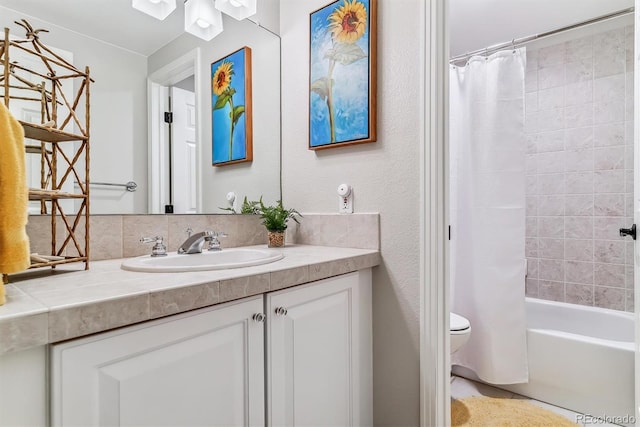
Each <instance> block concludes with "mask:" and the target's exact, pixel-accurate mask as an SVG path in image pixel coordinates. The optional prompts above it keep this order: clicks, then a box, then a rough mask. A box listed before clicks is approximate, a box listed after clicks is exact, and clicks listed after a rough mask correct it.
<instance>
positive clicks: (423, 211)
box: [419, 0, 640, 427]
mask: <svg viewBox="0 0 640 427" xmlns="http://www.w3.org/2000/svg"><path fill="white" fill-rule="evenodd" d="M638 1H640V0H638ZM420 3H421V5H420V7H421V11H420V19H421V21H422V25H421V32H422V34H421V35H420V41H421V43H420V44H421V49H420V61H421V67H420V70H421V71H420V73H421V76H420V82H421V85H422V87H421V88H420V91H419V92H420V97H421V100H420V101H421V102H420V105H421V106H422V108H421V110H422V111H421V117H424V118H425V120H423V122H422V125H421V127H422V128H421V130H420V133H421V135H422V138H423V141H424V142H423V143H422V144H420V230H421V231H422V232H421V233H420V284H421V285H420V424H421V425H422V426H425V427H426V426H433V425H438V426H443V425H450V424H451V422H450V419H451V409H450V407H451V405H450V402H449V397H448V396H449V395H450V382H449V379H450V375H449V364H450V355H449V288H448V286H447V282H446V281H447V280H448V274H449V272H448V268H447V264H448V258H449V253H448V251H449V245H448V240H447V237H446V232H445V231H446V225H447V223H448V222H447V221H448V220H447V218H448V216H447V212H448V198H447V197H448V195H447V193H446V191H445V188H446V187H445V186H446V184H447V182H446V180H447V179H448V166H447V165H448V160H447V159H448V146H447V133H448V130H447V129H448V120H449V119H448V96H447V93H448V88H449V84H448V63H449V59H448V58H449V47H448V46H449V42H448V38H449V35H448V18H447V3H446V0H432V1H430V2H420Z"/></svg>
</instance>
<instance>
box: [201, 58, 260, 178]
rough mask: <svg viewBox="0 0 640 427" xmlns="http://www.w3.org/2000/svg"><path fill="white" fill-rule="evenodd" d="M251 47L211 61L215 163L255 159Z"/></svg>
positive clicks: (219, 164)
mask: <svg viewBox="0 0 640 427" xmlns="http://www.w3.org/2000/svg"><path fill="white" fill-rule="evenodd" d="M251 101H252V99H251V49H250V48H249V47H247V46H245V47H243V48H241V49H238V50H236V51H235V52H233V53H230V54H229V55H227V56H225V57H224V58H221V59H219V60H218V61H216V62H214V63H212V64H211V134H212V135H211V138H212V143H211V163H212V165H213V166H225V165H231V164H236V163H242V162H250V161H252V160H253V125H252V122H253V121H252V108H251Z"/></svg>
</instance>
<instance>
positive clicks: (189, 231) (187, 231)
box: [184, 227, 193, 238]
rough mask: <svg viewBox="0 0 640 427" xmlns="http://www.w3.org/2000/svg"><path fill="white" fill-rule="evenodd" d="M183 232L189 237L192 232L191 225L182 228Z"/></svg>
mask: <svg viewBox="0 0 640 427" xmlns="http://www.w3.org/2000/svg"><path fill="white" fill-rule="evenodd" d="M184 232H185V233H187V238H189V237H191V233H193V228H191V227H187V229H186V230H184Z"/></svg>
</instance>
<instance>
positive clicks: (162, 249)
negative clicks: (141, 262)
mask: <svg viewBox="0 0 640 427" xmlns="http://www.w3.org/2000/svg"><path fill="white" fill-rule="evenodd" d="M140 242H141V243H154V245H153V248H151V256H167V247H166V246H165V244H164V237H162V236H156V237H143V238H141V239H140Z"/></svg>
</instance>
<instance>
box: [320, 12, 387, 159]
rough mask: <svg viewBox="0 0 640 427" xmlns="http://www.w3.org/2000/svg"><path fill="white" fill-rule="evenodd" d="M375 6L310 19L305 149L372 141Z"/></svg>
mask: <svg viewBox="0 0 640 427" xmlns="http://www.w3.org/2000/svg"><path fill="white" fill-rule="evenodd" d="M376 6H377V4H376V0H339V1H335V2H333V3H330V4H328V5H327V6H324V7H323V8H321V9H318V10H316V11H315V12H312V13H311V15H310V25H309V27H310V34H309V40H310V49H309V149H310V150H319V149H324V148H331V147H337V146H344V145H352V144H360V143H364V142H374V141H375V140H376V13H377V11H376Z"/></svg>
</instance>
